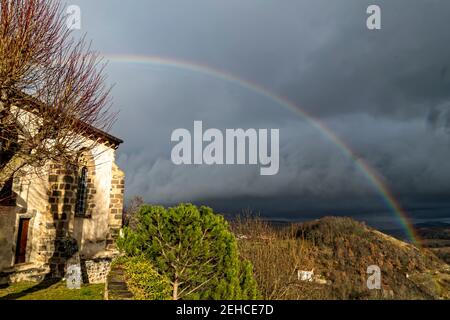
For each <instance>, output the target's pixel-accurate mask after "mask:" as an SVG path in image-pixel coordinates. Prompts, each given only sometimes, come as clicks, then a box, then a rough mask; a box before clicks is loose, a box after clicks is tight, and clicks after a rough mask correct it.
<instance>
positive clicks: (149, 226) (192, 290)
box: [118, 204, 258, 299]
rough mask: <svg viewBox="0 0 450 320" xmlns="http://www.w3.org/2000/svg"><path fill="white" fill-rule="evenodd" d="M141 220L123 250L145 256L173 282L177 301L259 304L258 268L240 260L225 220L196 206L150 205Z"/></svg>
mask: <svg viewBox="0 0 450 320" xmlns="http://www.w3.org/2000/svg"><path fill="white" fill-rule="evenodd" d="M136 219H137V223H136V226H135V227H134V228H133V229H131V228H125V229H124V236H123V237H122V238H121V239H119V241H118V246H119V248H120V249H121V250H122V251H123V252H125V253H126V254H127V255H128V256H140V255H144V256H145V257H146V258H147V259H148V261H149V262H150V263H151V264H152V265H153V266H154V267H155V269H156V270H157V271H158V273H159V274H161V275H163V276H164V277H166V278H167V279H169V281H170V284H171V287H172V298H173V299H255V298H258V291H257V288H256V282H255V280H254V278H253V271H252V269H253V268H252V265H251V263H250V262H248V261H241V260H240V259H239V254H238V249H237V243H236V239H235V237H234V235H233V234H232V233H231V232H230V230H229V227H228V223H227V222H226V221H225V219H224V218H223V216H221V215H216V214H214V213H213V211H212V209H210V208H208V207H200V208H197V207H196V206H194V205H191V204H182V205H179V206H177V207H174V208H169V209H165V208H163V207H161V206H148V205H144V206H142V207H141V208H140V210H139V212H138V214H137V215H136Z"/></svg>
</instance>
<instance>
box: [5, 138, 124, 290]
mask: <svg viewBox="0 0 450 320" xmlns="http://www.w3.org/2000/svg"><path fill="white" fill-rule="evenodd" d="M117 147H118V144H114V143H113V142H111V143H106V142H105V143H102V144H99V145H97V146H96V148H95V149H94V150H92V152H89V153H84V154H83V155H82V157H81V159H80V161H79V166H73V165H65V164H61V163H48V164H47V165H45V166H44V167H43V168H42V170H40V172H39V173H36V172H35V171H34V170H32V169H31V168H30V170H29V172H30V174H29V175H27V176H21V177H15V178H14V181H13V184H12V191H13V194H14V200H15V201H14V205H12V206H11V205H10V206H3V207H2V206H0V282H1V281H3V282H5V281H9V282H14V281H19V280H33V281H39V280H40V279H41V278H43V277H59V278H63V277H65V275H66V271H67V270H66V268H67V261H68V260H69V259H71V258H72V257H73V256H74V255H75V254H77V255H79V257H80V259H81V267H82V273H83V275H84V276H83V278H84V279H85V281H86V282H91V283H99V282H104V281H105V279H106V275H107V273H108V271H109V267H110V262H111V260H112V258H113V257H114V256H115V255H116V250H115V240H116V239H117V237H118V235H119V231H120V229H121V227H122V209H123V195H124V179H125V175H124V173H123V172H122V171H121V170H120V169H119V168H118V166H117V165H116V164H115V149H116V148H117ZM24 269H25V270H24ZM27 269H28V270H31V271H30V272H27V271H26V270H27ZM27 274H29V275H30V277H29V278H27Z"/></svg>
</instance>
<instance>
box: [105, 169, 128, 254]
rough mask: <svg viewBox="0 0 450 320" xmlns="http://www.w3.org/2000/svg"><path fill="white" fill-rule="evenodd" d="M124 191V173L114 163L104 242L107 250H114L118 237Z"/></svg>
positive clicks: (121, 220) (121, 222)
mask: <svg viewBox="0 0 450 320" xmlns="http://www.w3.org/2000/svg"><path fill="white" fill-rule="evenodd" d="M124 191H125V173H124V172H123V171H122V170H120V169H119V167H118V166H117V165H116V164H115V163H114V164H113V167H112V181H111V192H110V195H109V196H110V204H109V210H110V213H109V220H108V225H109V233H108V236H107V240H106V245H107V247H106V248H107V250H114V249H115V241H116V240H117V238H118V237H119V232H120V229H121V228H122V224H123V205H124V203H123V198H124Z"/></svg>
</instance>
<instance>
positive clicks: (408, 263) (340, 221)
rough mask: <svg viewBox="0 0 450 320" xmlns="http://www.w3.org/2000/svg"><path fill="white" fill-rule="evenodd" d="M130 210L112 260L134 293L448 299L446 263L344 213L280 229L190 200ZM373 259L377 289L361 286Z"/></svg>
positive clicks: (139, 295) (205, 296) (182, 296)
mask: <svg viewBox="0 0 450 320" xmlns="http://www.w3.org/2000/svg"><path fill="white" fill-rule="evenodd" d="M139 205H140V204H139ZM136 208H139V209H136ZM133 210H134V211H135V212H136V213H135V214H129V215H128V216H127V221H128V225H129V227H127V228H126V229H125V233H124V236H123V238H121V240H120V241H119V247H120V248H121V249H122V252H123V253H124V256H123V257H122V258H121V259H120V260H118V261H119V263H122V264H123V266H124V269H125V270H126V272H125V273H126V277H127V281H128V285H129V287H130V288H131V291H133V292H134V294H135V297H136V298H138V299H258V298H259V299H268V300H270V299H274V300H289V299H294V300H297V299H448V298H450V294H449V292H450V291H449V288H450V267H449V266H448V265H447V264H446V263H445V262H444V261H442V260H441V259H439V258H438V257H437V256H436V255H435V254H434V253H433V252H432V251H431V250H429V249H419V248H417V247H415V246H413V245H411V244H407V243H405V242H402V241H399V240H397V239H395V238H393V237H390V236H388V235H385V234H383V233H381V232H378V231H376V230H374V229H372V228H369V227H367V226H366V225H364V224H362V223H359V222H357V221H354V220H352V219H350V218H335V217H328V218H324V219H321V220H316V221H311V222H307V223H302V224H291V225H287V226H284V227H281V228H280V227H273V226H272V225H271V224H270V223H269V222H266V221H264V220H262V219H259V218H258V217H254V216H252V215H249V214H247V215H244V216H242V217H239V218H237V219H234V220H232V221H230V222H227V221H225V220H224V218H223V217H222V216H221V215H216V214H214V213H213V211H212V210H211V209H210V208H207V207H201V208H197V207H195V206H193V205H189V204H188V205H180V206H177V207H175V208H169V209H165V208H163V207H158V206H156V207H155V206H146V205H143V206H142V205H140V206H136V207H135V208H134V209H133ZM373 265H375V266H378V267H379V268H380V270H381V288H380V289H375V290H370V289H369V288H368V286H367V279H368V277H369V276H370V275H369V274H368V273H367V268H368V267H369V266H373ZM145 270H147V272H146V271H145Z"/></svg>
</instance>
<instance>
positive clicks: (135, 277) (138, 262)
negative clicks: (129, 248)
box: [116, 256, 171, 300]
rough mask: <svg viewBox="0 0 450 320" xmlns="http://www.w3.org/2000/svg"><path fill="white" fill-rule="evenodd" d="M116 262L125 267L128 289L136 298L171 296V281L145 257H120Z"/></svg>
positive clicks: (157, 298)
mask: <svg viewBox="0 0 450 320" xmlns="http://www.w3.org/2000/svg"><path fill="white" fill-rule="evenodd" d="M116 263H118V264H120V265H121V267H122V268H123V269H124V272H125V278H126V281H127V285H128V289H129V290H130V291H131V293H133V295H134V298H135V299H136V300H167V299H168V298H170V294H171V291H170V282H169V281H168V279H166V278H164V277H163V276H161V275H160V274H158V272H156V271H155V269H154V268H153V266H152V264H151V263H150V261H149V260H148V259H146V258H145V257H143V256H140V257H139V256H138V257H132V258H120V259H119V260H118V262H116Z"/></svg>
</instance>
